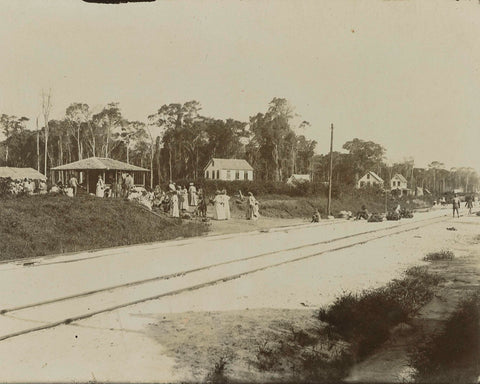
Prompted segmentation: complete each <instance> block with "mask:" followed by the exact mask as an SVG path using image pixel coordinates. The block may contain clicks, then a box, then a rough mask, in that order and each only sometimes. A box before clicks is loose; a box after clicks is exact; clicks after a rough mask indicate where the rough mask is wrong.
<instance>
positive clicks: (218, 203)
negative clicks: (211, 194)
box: [213, 191, 227, 220]
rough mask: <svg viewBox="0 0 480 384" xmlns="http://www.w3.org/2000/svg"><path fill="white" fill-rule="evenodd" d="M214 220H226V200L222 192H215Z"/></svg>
mask: <svg viewBox="0 0 480 384" xmlns="http://www.w3.org/2000/svg"><path fill="white" fill-rule="evenodd" d="M213 219H214V220H226V219H227V217H226V214H225V199H224V198H223V195H222V194H221V193H220V191H217V192H215V198H214V199H213Z"/></svg>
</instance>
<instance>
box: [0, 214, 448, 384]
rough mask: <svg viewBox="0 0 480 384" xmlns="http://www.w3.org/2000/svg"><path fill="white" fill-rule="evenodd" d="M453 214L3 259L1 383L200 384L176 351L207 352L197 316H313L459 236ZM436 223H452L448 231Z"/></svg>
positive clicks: (196, 371) (195, 371)
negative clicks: (189, 383)
mask: <svg viewBox="0 0 480 384" xmlns="http://www.w3.org/2000/svg"><path fill="white" fill-rule="evenodd" d="M447 213H449V211H447V212H445V211H435V212H429V213H424V214H417V215H416V217H415V218H414V219H412V220H403V221H401V222H384V223H365V222H349V221H345V222H325V223H322V224H319V225H305V226H295V227H292V228H290V229H288V228H283V229H280V230H272V231H271V232H269V233H245V234H238V235H224V236H217V237H208V238H203V239H189V240H182V241H177V242H166V243H161V244H148V245H142V246H134V247H127V248H117V249H110V250H103V251H98V252H87V253H81V254H76V255H69V256H62V257H54V258H42V259H38V260H34V261H32V262H33V264H28V266H24V265H23V264H10V263H7V264H3V265H1V267H0V276H1V279H0V286H1V288H2V292H3V294H2V299H1V303H0V310H2V316H1V317H0V339H1V340H2V341H0V358H1V359H2V361H4V362H8V364H6V367H7V368H6V369H4V370H2V373H1V374H0V379H1V380H2V381H10V380H15V381H31V380H34V381H39V380H40V381H64V380H70V381H72V380H87V381H88V380H100V381H101V380H113V381H172V380H174V381H175V380H189V379H191V380H197V381H198V379H199V377H200V376H201V375H202V374H203V373H204V371H202V369H203V368H202V367H201V365H202V361H201V359H200V360H198V361H197V362H195V361H191V359H190V360H186V361H188V364H191V367H190V368H191V369H189V367H188V364H187V366H185V364H183V365H182V364H180V366H179V359H178V354H176V353H174V352H172V349H175V346H176V347H177V349H179V348H178V346H179V345H185V343H187V345H189V342H191V343H194V342H197V345H190V347H191V348H190V350H191V351H201V350H204V351H206V350H207V349H208V348H207V347H208V342H207V341H206V340H203V341H199V340H197V339H198V337H199V334H202V331H201V330H200V329H199V328H198V326H195V325H196V324H197V325H200V324H203V325H202V326H203V327H205V319H206V318H205V316H203V321H199V318H198V314H203V315H205V313H208V312H209V311H222V312H225V311H241V310H245V309H249V310H252V309H258V310H260V311H262V310H264V309H267V310H268V311H280V312H277V313H276V315H275V316H277V317H278V316H280V317H281V316H294V317H295V316H296V315H295V314H293V312H289V310H294V309H295V310H297V311H296V312H299V313H300V312H302V313H306V312H309V311H311V309H314V308H316V307H318V306H319V305H323V304H328V303H329V302H331V301H332V300H333V299H334V298H335V296H336V295H338V294H340V293H341V292H342V291H344V290H351V291H358V290H361V289H364V288H369V287H374V286H379V285H382V284H384V283H385V282H387V281H389V280H390V279H391V278H393V277H396V276H398V275H399V274H400V273H401V272H402V271H403V270H405V268H406V267H408V266H410V265H413V264H415V263H418V262H419V260H421V258H422V257H423V255H424V252H425V251H426V250H428V249H433V250H434V249H437V248H438V247H439V246H441V244H442V242H444V241H448V240H449V236H454V234H448V236H445V233H444V231H445V229H444V227H445V220H447V222H448V220H451V219H450V218H449V217H445V214H447ZM436 227H438V228H441V229H442V230H443V231H442V232H441V236H440V235H439V236H438V238H436V236H434V234H435V231H433V232H432V229H433V228H436ZM425 231H427V232H425ZM425 233H428V237H429V238H428V239H426V238H425ZM439 233H440V232H439ZM426 240H427V241H426ZM298 309H301V310H302V311H298ZM192 311H194V312H196V314H195V315H193V312H192ZM262 313H263V312H261V313H259V316H260V318H262V316H264V315H265V314H264V313H263V314H262ZM174 314H177V315H174ZM270 315H271V313H270V314H267V315H266V317H267V318H268V316H270ZM167 316H169V318H168V319H167ZM172 316H174V317H172ZM207 318H208V316H207ZM159 319H160V320H165V321H166V322H167V323H168V324H164V328H163V329H159V328H156V327H159V322H158V321H159ZM250 320H251V321H252V322H254V320H253V319H250ZM232 321H233V320H232ZM207 323H208V321H207ZM172 329H177V330H178V332H177V331H174V332H176V333H177V334H176V335H175V337H174V339H176V340H177V342H173V343H172V340H171V339H169V340H163V339H162V338H159V337H158V334H159V333H160V334H163V335H171V332H172ZM210 336H211V337H209V338H208V339H209V342H212V337H213V338H214V339H215V337H214V334H212V333H210ZM172 337H173V336H172ZM217 341H218V340H217ZM220 342H221V340H220ZM182 343H183V344H182ZM195 366H196V368H195ZM179 368H181V369H179ZM199 375H200V376H199Z"/></svg>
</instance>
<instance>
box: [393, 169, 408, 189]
mask: <svg viewBox="0 0 480 384" xmlns="http://www.w3.org/2000/svg"><path fill="white" fill-rule="evenodd" d="M390 189H401V190H403V189H408V188H407V179H406V178H405V177H404V176H403V175H401V174H399V173H396V174H395V175H394V176H393V177H392V178H391V179H390Z"/></svg>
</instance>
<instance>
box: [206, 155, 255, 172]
mask: <svg viewBox="0 0 480 384" xmlns="http://www.w3.org/2000/svg"><path fill="white" fill-rule="evenodd" d="M212 162H213V166H214V167H215V168H217V169H226V170H239V171H253V168H252V166H251V165H250V164H248V162H247V160H244V159H217V158H215V157H214V158H213V159H211V160H210V161H209V162H208V163H207V165H206V166H205V167H204V169H207V168H208V167H209V165H210V164H211V163H212Z"/></svg>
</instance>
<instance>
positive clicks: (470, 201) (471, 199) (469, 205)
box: [465, 196, 473, 215]
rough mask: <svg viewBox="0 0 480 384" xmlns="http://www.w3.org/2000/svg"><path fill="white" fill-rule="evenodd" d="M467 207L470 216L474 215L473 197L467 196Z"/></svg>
mask: <svg viewBox="0 0 480 384" xmlns="http://www.w3.org/2000/svg"><path fill="white" fill-rule="evenodd" d="M465 207H467V208H468V214H469V215H471V214H472V208H473V198H472V196H467V199H466V202H465Z"/></svg>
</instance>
